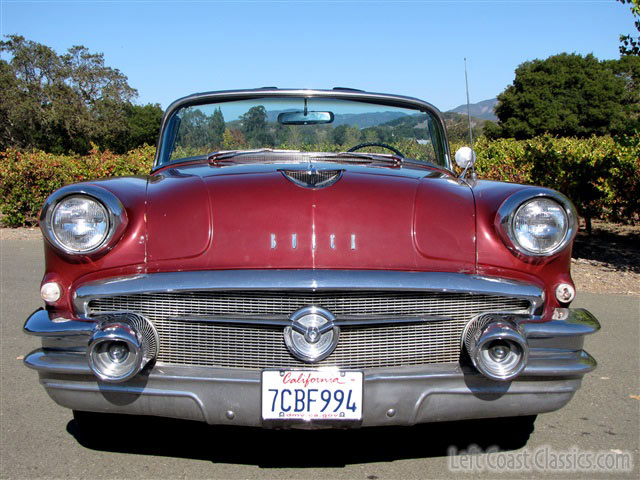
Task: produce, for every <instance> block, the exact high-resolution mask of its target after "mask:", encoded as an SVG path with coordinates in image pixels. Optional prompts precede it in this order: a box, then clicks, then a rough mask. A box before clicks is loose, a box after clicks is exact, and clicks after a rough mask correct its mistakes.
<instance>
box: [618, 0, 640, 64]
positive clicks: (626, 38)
mask: <svg viewBox="0 0 640 480" xmlns="http://www.w3.org/2000/svg"><path fill="white" fill-rule="evenodd" d="M618 2H620V3H622V4H629V5H631V15H633V18H634V19H635V20H634V25H635V27H636V30H637V31H638V32H640V1H639V0H618ZM620 55H640V36H638V38H635V39H634V38H633V37H632V36H631V35H620Z"/></svg>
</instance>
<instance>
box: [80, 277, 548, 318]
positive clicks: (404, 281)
mask: <svg viewBox="0 0 640 480" xmlns="http://www.w3.org/2000/svg"><path fill="white" fill-rule="evenodd" d="M216 290H217V291H222V290H227V291H230V290H297V291H304V290H311V291H319V290H352V291H354V290H386V291H432V292H448V293H466V294H469V293H471V294H487V295H498V296H506V297H512V298H523V299H526V300H528V301H529V302H530V303H531V307H532V308H531V312H530V313H531V314H533V312H534V311H536V310H537V309H538V308H539V307H541V306H542V305H543V290H542V289H540V288H539V287H537V286H535V285H530V284H526V283H523V282H518V281H515V280H505V279H501V278H493V277H483V276H479V275H466V274H462V273H442V272H396V271H383V270H218V271H197V272H168V273H152V274H144V275H135V276H128V277H115V278H110V279H106V280H100V281H97V282H90V283H86V284H84V285H81V286H80V287H78V289H77V290H76V292H75V298H74V305H75V309H76V312H77V313H78V314H80V315H88V304H89V301H90V300H92V299H94V298H101V297H111V296H116V295H125V294H144V293H160V292H176V291H216Z"/></svg>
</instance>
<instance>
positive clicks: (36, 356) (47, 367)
mask: <svg viewBox="0 0 640 480" xmlns="http://www.w3.org/2000/svg"><path fill="white" fill-rule="evenodd" d="M24 364H25V365H26V366H27V367H29V368H32V369H34V370H38V371H40V372H47V373H66V374H76V375H93V373H92V372H91V368H89V364H88V363H87V357H86V356H85V354H84V353H83V352H75V353H74V352H57V351H55V350H43V349H42V348H39V349H37V350H34V351H33V352H31V353H30V354H29V355H27V356H26V357H24Z"/></svg>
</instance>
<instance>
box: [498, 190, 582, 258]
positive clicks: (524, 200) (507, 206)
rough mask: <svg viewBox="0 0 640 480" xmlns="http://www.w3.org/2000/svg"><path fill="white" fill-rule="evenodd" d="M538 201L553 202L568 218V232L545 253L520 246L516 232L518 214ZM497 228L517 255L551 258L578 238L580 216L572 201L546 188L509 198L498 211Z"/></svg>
mask: <svg viewBox="0 0 640 480" xmlns="http://www.w3.org/2000/svg"><path fill="white" fill-rule="evenodd" d="M537 199H548V200H551V201H553V202H555V203H557V204H558V205H560V207H562V209H563V210H564V213H565V216H566V223H567V226H566V230H565V232H564V235H563V236H562V239H561V240H560V241H559V242H557V244H556V245H555V246H554V247H553V248H550V249H548V250H545V251H544V252H539V251H535V250H530V249H528V248H526V247H525V246H523V245H522V244H520V242H519V241H518V238H517V235H516V232H515V227H514V224H515V221H516V216H517V214H518V212H519V211H520V210H521V209H522V207H523V206H525V205H526V204H528V203H530V202H532V201H535V200H537ZM495 227H496V230H497V231H498V233H499V234H500V237H501V238H502V241H503V242H504V244H505V245H506V246H507V247H508V248H509V249H510V250H512V251H514V252H515V253H517V254H521V255H525V256H527V257H536V258H540V257H550V256H553V255H555V254H557V253H559V252H561V251H562V250H564V249H565V248H566V247H567V246H568V245H569V244H571V242H572V241H573V239H574V238H575V236H576V233H577V231H578V215H577V213H576V209H575V207H574V206H573V204H572V203H571V201H570V200H569V199H568V198H567V197H565V196H564V195H562V194H561V193H559V192H556V191H554V190H548V189H546V188H533V189H524V190H520V191H519V192H516V193H514V194H513V195H511V196H509V197H508V198H507V199H506V200H505V201H504V202H503V203H502V205H501V206H500V208H499V209H498V213H497V214H496V218H495Z"/></svg>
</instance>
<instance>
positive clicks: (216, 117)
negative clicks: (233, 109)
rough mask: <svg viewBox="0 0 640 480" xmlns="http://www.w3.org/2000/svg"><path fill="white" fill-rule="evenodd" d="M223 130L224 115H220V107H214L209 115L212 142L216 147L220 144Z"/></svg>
mask: <svg viewBox="0 0 640 480" xmlns="http://www.w3.org/2000/svg"><path fill="white" fill-rule="evenodd" d="M224 130H225V126H224V116H223V115H222V110H220V108H216V110H215V111H214V112H213V115H212V116H211V132H212V134H213V142H214V144H215V145H216V146H217V147H220V146H221V145H222V141H223V136H224Z"/></svg>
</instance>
